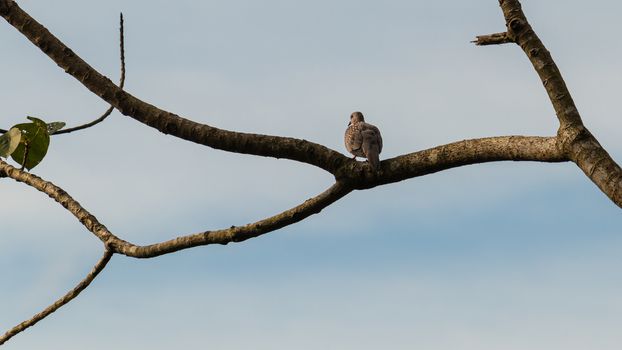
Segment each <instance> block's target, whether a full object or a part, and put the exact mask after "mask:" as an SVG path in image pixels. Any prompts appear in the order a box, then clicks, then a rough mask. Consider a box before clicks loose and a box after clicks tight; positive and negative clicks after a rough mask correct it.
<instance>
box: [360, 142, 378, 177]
mask: <svg viewBox="0 0 622 350" xmlns="http://www.w3.org/2000/svg"><path fill="white" fill-rule="evenodd" d="M363 151H364V152H365V158H367V160H368V161H369V165H371V168H372V169H374V171H378V169H380V152H378V146H377V145H370V147H369V148H367V147H363Z"/></svg>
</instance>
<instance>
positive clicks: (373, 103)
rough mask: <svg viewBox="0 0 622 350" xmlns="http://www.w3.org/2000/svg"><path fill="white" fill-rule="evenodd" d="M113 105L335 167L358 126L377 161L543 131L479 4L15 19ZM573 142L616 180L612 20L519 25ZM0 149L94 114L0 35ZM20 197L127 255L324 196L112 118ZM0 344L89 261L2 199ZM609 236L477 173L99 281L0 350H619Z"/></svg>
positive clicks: (619, 253)
mask: <svg viewBox="0 0 622 350" xmlns="http://www.w3.org/2000/svg"><path fill="white" fill-rule="evenodd" d="M19 4H20V6H22V7H23V8H25V9H26V10H27V11H29V12H30V14H31V15H32V16H34V17H35V18H37V19H38V20H39V21H40V22H42V23H43V24H44V25H46V26H47V27H48V28H49V29H50V30H51V31H52V32H53V33H55V34H56V35H57V36H58V37H60V38H61V40H63V41H64V42H65V43H67V44H68V45H70V46H71V47H72V48H73V49H74V51H76V52H77V53H78V54H79V55H81V56H82V57H83V58H84V59H86V60H87V61H88V62H89V63H91V65H93V66H94V67H95V68H96V69H99V70H100V71H101V72H102V73H104V74H106V75H107V76H109V77H111V78H112V79H113V80H116V79H117V77H118V74H119V73H118V58H117V56H118V52H117V45H118V44H117V27H118V23H117V21H118V13H119V12H120V11H123V13H124V15H125V17H126V45H127V46H126V52H127V69H128V77H127V82H126V88H127V90H128V91H130V92H131V93H132V94H134V95H136V96H138V97H140V98H142V99H144V100H146V101H148V102H150V103H153V104H156V105H158V106H159V107H162V108H165V109H168V110H170V111H173V112H176V113H178V114H181V115H183V116H185V117H188V118H191V119H194V120H197V121H202V122H205V123H208V124H210V125H214V126H217V127H222V128H229V129H233V130H239V131H251V132H258V133H269V134H278V135H285V136H294V137H300V138H305V139H308V140H312V141H315V142H319V143H322V144H324V145H327V146H329V147H331V148H334V149H337V150H340V151H342V152H345V150H344V148H343V145H342V135H343V131H344V129H345V126H346V124H347V121H348V116H349V114H350V113H351V112H352V111H354V110H361V111H363V112H364V113H365V115H366V116H367V119H368V120H369V121H370V122H372V123H374V124H376V125H378V126H379V127H380V128H381V130H382V133H383V137H384V140H385V150H384V152H383V154H382V155H381V158H389V157H393V156H396V155H399V154H403V153H408V152H412V151H415V150H418V149H424V148H427V147H432V146H435V145H439V144H443V143H447V142H452V141H456V140H461V139H466V138H473V137H483V136H497V135H509V134H525V135H553V134H554V133H555V131H556V124H557V122H556V119H555V116H554V112H553V110H552V107H551V105H550V103H549V102H548V100H547V98H546V94H545V92H544V90H543V88H542V86H541V84H540V82H539V80H538V78H537V75H536V74H535V72H534V71H533V69H532V68H531V66H530V65H529V62H528V61H527V59H526V57H525V55H524V54H523V53H522V52H521V51H520V50H519V49H518V48H517V47H515V46H510V45H506V46H501V47H475V46H473V45H472V44H471V43H469V41H470V40H472V39H473V38H474V37H475V35H478V34H487V33H492V32H498V31H502V30H503V28H504V22H503V18H502V15H501V12H500V9H499V8H498V4H497V1H494V0H487V1H482V0H478V1H469V2H467V1H443V2H433V1H421V0H410V1H398V0H395V1H385V2H382V3H381V2H374V1H349V0H348V1H324V0H320V1H315V2H309V1H304V2H303V1H277V0H265V1H261V2H259V1H249V0H246V1H209V2H195V1H176V2H173V1H142V0H141V1H138V0H137V1H118V0H115V1H106V2H91V1H77V0H59V1H54V2H47V1H20V2H19ZM523 7H524V10H525V12H526V13H527V15H528V17H529V19H530V21H531V23H532V25H533V26H534V28H535V29H536V30H537V32H538V34H539V35H540V37H541V38H542V39H543V40H544V42H545V44H546V45H547V47H548V48H549V50H550V51H551V52H552V54H553V56H554V58H555V59H556V62H557V64H558V66H559V67H560V69H561V71H562V73H563V74H564V77H565V79H566V82H567V84H568V86H569V88H570V90H571V92H572V93H573V97H574V98H575V101H576V102H577V105H578V108H579V110H580V112H581V113H582V116H583V118H584V121H585V123H586V125H587V126H588V127H589V128H590V129H591V131H592V132H593V133H594V134H595V135H596V136H597V138H598V139H599V141H600V142H601V143H602V144H603V145H604V146H605V147H607V149H608V150H609V152H610V153H611V154H612V156H613V157H614V158H615V159H617V160H618V161H620V160H622V141H620V140H621V139H620V134H621V132H622V119H621V118H620V115H619V114H620V113H619V112H618V109H617V105H616V103H617V101H618V100H619V98H620V89H619V88H618V86H619V83H620V81H622V65H620V60H619V57H620V55H621V51H622V46H621V45H619V43H618V42H617V41H616V40H613V39H612V38H615V36H614V37H612V36H611V35H606V34H607V33H616V32H617V31H618V29H619V28H618V25H617V23H618V22H619V21H618V18H617V17H618V14H619V13H620V11H621V10H622V5H620V4H619V2H616V1H613V0H607V1H596V2H594V1H593V2H583V1H563V0H548V1H536V0H525V1H523ZM0 42H1V43H2V47H3V49H2V50H1V51H0V62H2V65H1V66H0V74H1V75H2V77H3V78H2V82H1V83H0V93H1V94H2V96H3V99H2V101H3V103H2V109H1V110H2V113H1V115H0V121H1V123H0V127H4V128H6V127H10V126H11V125H12V124H15V123H19V122H22V121H23V120H24V117H25V116H26V115H33V116H37V117H40V118H42V119H45V120H49V121H52V120H64V121H67V122H68V123H69V124H71V125H73V124H77V123H81V122H84V121H87V120H89V119H91V118H93V117H95V116H96V115H98V114H99V113H101V112H102V111H103V110H104V109H105V108H106V104H105V103H103V102H102V101H101V100H99V99H98V98H97V97H96V96H94V95H92V94H91V93H90V92H88V91H87V90H86V89H84V88H83V87H82V86H81V85H80V84H79V83H77V82H76V81H74V80H73V78H71V77H69V76H68V75H66V74H65V73H64V72H63V71H62V70H61V69H59V68H58V67H57V66H56V65H55V64H54V63H53V62H51V61H50V60H49V59H48V58H47V57H46V56H44V55H43V54H42V53H41V52H40V51H38V49H36V48H35V47H34V46H33V45H32V44H31V43H30V42H28V41H27V40H26V39H24V38H23V37H22V36H21V35H19V34H18V33H17V32H16V31H15V30H14V29H13V28H12V27H10V26H9V25H8V24H6V23H5V22H4V21H2V24H0ZM34 172H35V173H36V174H38V175H40V176H42V177H44V178H46V179H48V180H51V181H53V182H55V183H56V184H58V185H59V186H61V187H63V188H64V189H65V190H67V191H68V192H69V193H70V194H72V195H73V196H74V197H75V198H76V199H77V200H78V201H79V202H80V203H82V204H83V205H84V206H85V207H86V208H88V209H89V210H91V211H92V212H93V213H94V214H95V215H96V216H97V217H98V218H99V219H100V220H101V221H102V222H103V223H104V224H106V226H107V227H108V228H109V229H111V230H112V231H113V232H115V233H116V234H117V235H119V236H121V237H122V238H124V239H127V240H130V241H132V242H136V243H153V242H156V241H159V240H163V239H167V238H171V237H174V236H177V235H181V234H187V233H193V232H197V231H201V230H207V229H216V228H222V227H227V226H230V225H241V224H245V223H248V222H251V221H255V220H257V219H260V218H263V217H266V216H269V215H272V214H274V213H277V212H279V211H282V210H284V209H286V208H289V207H291V206H293V205H295V204H297V203H299V202H302V201H303V200H305V199H306V198H309V197H311V196H313V195H315V194H317V193H319V192H320V191H322V190H323V189H324V188H326V187H328V186H329V185H330V184H331V182H332V179H331V177H330V176H328V175H327V174H325V173H323V172H321V171H319V170H317V169H315V168H313V167H310V166H306V165H302V164H298V163H295V162H291V161H287V160H280V161H279V160H274V159H267V158H258V157H251V156H246V155H237V154H229V153H225V152H221V151H216V150H212V149H208V148H205V147H201V146H198V145H195V144H191V143H188V142H184V141H178V140H176V139H174V138H172V137H170V136H165V135H163V134H159V133H158V132H156V131H154V130H152V129H149V128H147V127H144V126H143V125H141V124H139V123H137V122H135V121H133V120H132V119H130V118H127V117H124V116H121V115H119V114H118V113H115V114H113V115H112V116H111V117H110V118H109V119H108V120H107V121H106V122H105V123H103V124H101V125H100V126H98V127H97V128H93V129H90V130H87V131H84V132H82V133H76V134H70V135H63V136H58V137H55V138H53V140H52V145H51V148H50V151H49V155H48V157H47V158H46V159H45V160H44V162H43V163H42V164H41V165H40V166H38V167H37V168H35V169H34ZM0 193H2V198H3V199H4V200H3V201H1V202H0V208H1V209H2V211H3V213H4V215H2V230H0V231H1V233H0V247H1V248H0V275H2V276H3V282H2V284H1V285H0V328H2V330H5V329H8V328H10V327H12V326H13V325H15V324H16V323H19V322H21V321H22V320H23V319H25V318H28V317H30V316H31V315H32V314H34V313H35V312H38V311H39V310H40V309H42V308H43V307H45V306H46V305H48V304H49V303H50V302H52V301H53V300H55V299H56V298H58V297H59V296H60V295H62V294H64V293H65V292H66V291H67V290H68V289H70V288H72V287H73V285H74V284H75V283H76V282H77V281H78V280H80V279H81V278H82V277H83V276H84V275H85V274H86V273H87V271H88V270H90V268H91V267H92V265H93V264H94V263H95V262H96V260H97V259H99V257H100V254H101V245H100V243H99V241H98V240H96V239H95V238H94V237H93V236H92V235H91V234H90V233H88V232H86V231H85V230H84V229H83V228H82V227H81V225H80V224H79V223H77V222H76V220H75V219H74V218H73V217H72V216H70V215H69V214H67V213H66V212H65V211H64V210H63V209H62V208H61V207H60V206H58V205H57V204H56V203H54V202H52V201H51V200H49V198H47V197H46V196H44V195H42V194H40V193H38V192H36V191H35V190H33V189H30V188H26V187H25V186H23V185H20V184H17V183H14V182H12V181H10V180H8V179H4V180H2V181H0ZM620 227H622V217H621V215H620V210H619V208H617V207H616V206H615V205H613V204H612V203H611V202H610V201H609V200H608V199H607V198H606V197H605V196H604V195H603V194H602V193H600V192H599V191H598V190H597V189H596V187H595V186H594V185H593V184H592V183H591V182H590V181H589V180H588V179H587V178H586V177H585V176H584V175H583V174H582V173H581V172H580V170H579V169H578V168H577V167H576V166H574V165H573V164H537V163H497V164H486V165H476V166H470V167H464V168H461V169H453V170H450V171H446V172H442V173H439V174H434V175H431V176H426V177H423V178H417V179H412V180H408V181H405V182H402V183H398V184H393V185H390V186H384V187H381V188H376V189H373V190H370V191H363V192H356V193H352V194H350V195H349V196H348V197H346V198H344V199H343V200H341V201H339V202H337V203H336V204H334V205H333V206H331V207H329V208H327V209H326V210H324V211H323V212H322V213H321V214H320V215H316V216H313V217H311V218H309V219H308V220H306V221H304V222H302V223H299V224H296V225H294V226H290V227H287V228H285V229H283V230H281V231H278V232H274V233H271V234H269V235H267V236H264V237H260V238H258V239H253V240H250V241H246V242H244V243H241V244H233V245H229V246H225V247H222V246H214V247H201V248H195V249H192V250H187V251H184V252H180V253H177V254H173V255H170V256H164V257H160V258H157V259H151V260H134V259H129V258H125V257H122V256H115V257H113V260H112V262H111V263H110V264H109V266H108V268H107V269H106V270H105V271H104V272H103V273H102V274H101V276H100V277H98V279H97V280H96V281H95V282H94V283H93V285H92V286H91V287H90V288H89V289H87V290H86V291H85V292H84V293H83V294H82V295H80V296H79V297H78V298H77V299H76V300H75V301H74V302H72V303H71V304H69V305H67V306H66V307H64V308H62V309H61V310H59V311H57V312H56V313H55V314H54V315H52V316H51V317H49V318H48V319H45V320H44V321H42V322H41V323H39V324H38V325H36V326H35V327H34V328H32V329H30V330H28V331H26V332H25V333H23V334H21V335H18V336H17V337H15V338H14V339H13V340H11V341H10V342H9V343H7V345H6V346H5V348H6V349H11V350H21V349H40V348H45V349H70V350H71V349H109V348H111V347H114V348H122V349H125V348H138V349H143V348H144V349H146V348H149V349H169V348H171V347H184V348H190V349H192V348H210V349H357V350H359V349H379V348H390V349H413V348H417V349H429V350H445V349H447V350H449V349H452V350H453V349H478V350H480V349H491V350H492V349H547V350H550V349H560V350H561V349H563V350H568V349H586V348H593V349H618V348H619V344H620V343H621V342H622V335H621V334H620V332H619V329H620V326H622V274H621V273H620V267H621V266H622V235H621V233H622V232H621V229H620Z"/></svg>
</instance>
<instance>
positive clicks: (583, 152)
mask: <svg viewBox="0 0 622 350" xmlns="http://www.w3.org/2000/svg"><path fill="white" fill-rule="evenodd" d="M499 4H500V6H501V9H502V11H503V15H504V17H505V21H506V27H507V36H508V38H509V39H511V40H512V41H513V42H515V43H516V44H518V45H519V46H520V47H521V48H522V50H523V51H524V52H525V54H526V55H527V57H528V58H529V60H530V61H531V64H532V65H533V67H534V69H535V70H536V72H537V73H538V76H539V77H540V80H541V81H542V85H544V88H545V90H546V92H547V94H548V96H549V99H550V101H551V103H552V105H553V108H554V109H555V113H556V114H557V118H558V119H559V123H560V127H559V130H558V132H557V135H558V137H557V142H558V144H559V145H558V148H559V149H560V150H562V151H563V152H564V153H565V154H566V157H567V158H568V159H570V160H572V161H573V162H574V163H576V164H577V166H579V168H580V169H581V170H582V171H583V172H584V173H585V175H586V176H587V177H589V178H590V179H591V180H592V181H593V182H594V183H595V184H596V185H597V186H598V188H600V189H601V191H603V193H605V194H606V195H607V196H608V197H609V198H610V199H611V200H612V201H613V202H614V203H615V204H616V205H618V206H619V207H622V191H621V190H620V187H622V169H621V168H620V166H619V165H618V164H617V163H616V162H615V161H614V160H613V159H612V158H611V156H610V155H609V154H608V153H607V151H606V150H605V149H604V148H603V147H602V146H601V145H600V143H599V142H598V140H596V138H595V137H594V136H593V135H592V134H591V133H590V131H589V130H588V129H587V128H586V127H585V126H584V125H583V121H582V120H581V116H580V115H579V111H578V109H577V107H576V106H575V103H574V101H573V99H572V96H571V95H570V91H568V88H567V86H566V83H565V82H564V79H563V78H562V75H561V73H560V71H559V69H558V68H557V65H556V64H555V62H554V61H553V58H552V57H551V54H550V52H549V51H548V50H547V49H546V47H545V46H544V44H543V43H542V41H540V38H538V35H536V33H535V32H534V30H533V28H532V27H531V25H530V24H529V22H528V21H527V18H526V17H525V14H524V13H523V10H522V8H521V4H520V2H519V1H518V0H499Z"/></svg>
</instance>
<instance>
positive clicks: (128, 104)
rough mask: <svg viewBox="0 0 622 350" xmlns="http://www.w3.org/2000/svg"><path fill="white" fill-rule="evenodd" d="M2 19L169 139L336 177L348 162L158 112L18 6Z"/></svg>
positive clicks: (0, 0)
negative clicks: (311, 168) (299, 165)
mask: <svg viewBox="0 0 622 350" xmlns="http://www.w3.org/2000/svg"><path fill="white" fill-rule="evenodd" d="M0 15H1V16H2V17H4V19H5V20H6V21H7V22H8V23H9V24H11V25H12V26H13V27H15V28H16V29H17V30H19V31H20V32H21V33H22V34H23V35H24V36H25V37H26V38H28V39H29V40H30V41H31V42H32V43H33V44H35V45H36V46H37V47H39V49H41V51H43V52H44V53H45V54H47V55H48V56H49V57H50V58H51V59H52V60H53V61H54V62H56V64H57V65H59V66H60V67H61V68H63V69H64V70H65V71H66V72H67V73H69V74H70V75H72V76H73V77H74V78H76V79H77V80H78V81H80V82H81V83H82V84H83V85H84V86H85V87H86V88H87V89H89V90H91V91H92V92H93V93H94V94H96V95H97V96H99V97H100V98H102V99H103V100H104V101H106V102H108V103H110V104H111V105H112V106H114V107H115V108H116V109H118V110H119V111H120V112H121V113H123V114H124V115H127V116H130V117H132V118H134V119H136V120H138V121H139V122H141V123H143V124H146V125H148V126H150V127H153V128H155V129H158V130H159V131H161V132H163V133H165V134H170V135H173V136H176V137H179V138H181V139H184V140H188V141H192V142H195V143H198V144H202V145H206V146H209V147H212V148H215V149H220V150H224V151H229V152H235V153H244V154H253V155H258V156H266V157H274V158H286V159H291V160H295V161H299V162H303V163H307V164H311V165H315V166H317V167H319V168H321V169H324V170H326V171H328V172H330V173H333V174H334V173H335V172H336V169H338V168H339V167H340V166H341V165H343V164H344V163H345V162H347V161H349V158H348V157H346V156H344V155H343V154H341V153H339V152H337V151H335V150H332V149H330V148H328V147H325V146H322V145H319V144H316V143H313V142H309V141H307V140H300V139H295V138H290V137H280V136H269V135H259V134H250V133H241V132H235V131H229V130H224V129H218V128H215V127H212V126H209V125H206V124H200V123H197V122H194V121H192V120H189V119H185V118H182V117H180V116H178V115H176V114H173V113H171V112H168V111H164V110H162V109H159V108H157V107H155V106H153V105H150V104H148V103H146V102H144V101H142V100H139V99H138V98H136V97H134V96H132V95H130V94H129V93H127V92H125V91H123V90H122V89H120V88H119V87H118V86H116V85H115V84H114V83H113V82H112V81H111V80H110V79H108V78H107V77H105V76H103V75H101V74H100V73H99V72H97V71H96V70H95V69H93V67H91V66H90V65H88V64H87V63H86V62H85V61H84V60H82V58H80V57H79V56H78V55H76V54H75V53H74V52H73V51H72V50H71V49H70V48H69V47H67V46H66V45H65V44H63V43H62V42H61V41H60V40H59V39H58V38H56V37H55V36H54V35H52V34H51V33H50V32H49V31H48V30H47V29H46V28H45V27H43V26H42V25H41V24H40V23H39V22H37V21H36V20H35V19H34V18H32V17H31V16H30V15H28V14H27V13H26V12H24V11H23V10H22V9H21V8H20V7H19V6H18V5H17V4H16V3H15V2H14V1H11V0H0Z"/></svg>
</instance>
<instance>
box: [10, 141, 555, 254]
mask: <svg viewBox="0 0 622 350" xmlns="http://www.w3.org/2000/svg"><path fill="white" fill-rule="evenodd" d="M501 160H514V161H541V162H563V161H566V160H567V159H566V158H565V157H564V155H563V154H562V153H561V152H560V151H559V149H558V148H557V143H556V142H555V138H554V137H526V136H504V137H491V138H484V139H475V140H464V141H459V142H454V143H450V144H447V145H443V146H438V147H434V148H431V149H428V150H423V151H419V152H415V153H411V154H407V155H403V156H400V157H396V158H393V159H388V160H385V161H383V162H381V171H380V172H379V173H378V174H375V173H372V172H369V171H368V169H367V164H363V163H361V162H354V161H352V162H350V163H349V165H348V166H346V167H344V170H343V173H340V174H338V175H341V176H340V177H339V180H338V182H337V183H335V184H334V185H333V186H331V187H330V188H329V189H327V190H326V191H324V192H323V193H321V194H319V195H318V196H316V197H314V198H311V199H309V200H306V201H305V202H304V203H302V204H300V205H298V206H296V207H294V208H291V209H289V210H286V211H284V212H282V213H280V214H277V215H274V216H272V217H269V218H266V219H264V220H260V221H257V222H255V223H252V224H248V225H244V226H240V227H235V226H233V227H230V228H227V229H222V230H216V231H205V232H200V233H196V234H191V235H186V236H180V237H177V238H175V239H172V240H169V241H165V242H161V243H156V244H152V245H147V246H139V245H135V244H132V243H129V242H126V241H124V240H122V239H120V238H118V237H117V236H115V235H114V234H113V233H111V232H110V231H108V229H107V228H106V227H105V226H104V225H102V224H101V223H100V222H99V221H98V220H97V218H95V216H93V215H92V214H90V213H89V212H88V211H87V210H86V209H84V208H83V207H82V206H81V205H80V203H78V202H77V201H76V200H74V199H73V198H72V197H71V196H70V195H69V194H68V193H67V192H65V191H64V190H62V189H61V188H59V187H58V186H56V185H54V184H53V183H51V182H48V181H45V180H43V179H41V178H40V177H38V176H36V175H33V174H30V173H27V172H25V171H21V170H19V169H16V168H14V167H12V166H11V165H9V164H7V163H6V162H4V161H2V160H0V175H1V174H2V173H4V174H6V175H7V176H8V177H10V178H12V179H14V180H16V181H19V182H23V183H25V184H27V185H29V186H32V187H34V188H36V189H37V190H39V191H41V192H44V193H46V194H47V195H48V196H50V197H51V198H52V199H54V200H55V201H57V202H58V203H60V204H61V205H62V206H63V207H65V208H66V209H67V210H69V211H70V212H71V213H72V214H73V215H74V216H75V217H76V218H77V219H78V220H79V221H80V222H81V223H82V224H83V225H84V226H85V227H86V228H87V229H88V230H89V231H90V232H92V233H93V234H95V236H97V237H98V238H99V239H100V240H102V241H103V242H105V243H106V244H107V245H108V246H109V247H110V249H111V250H113V251H114V252H115V253H120V254H124V255H127V256H131V257H135V258H150V257H154V256H159V255H163V254H167V253H171V252H174V251H179V250H183V249H187V248H192V247H197V246H203V245H209V244H228V243H231V242H241V241H244V240H247V239H249V238H253V237H257V236H260V235H263V234H266V233H268V232H272V231H275V230H278V229H280V228H282V227H285V226H288V225H291V224H294V223H297V222H299V221H301V220H303V219H305V218H307V217H309V216H310V215H312V214H316V213H319V212H320V211H321V210H322V209H324V208H326V207H327V206H329V205H330V204H332V203H334V202H336V201H337V200H339V199H340V198H342V197H344V196H345V195H347V194H348V193H350V192H351V191H352V190H353V189H364V188H370V187H375V186H379V185H383V184H388V183H393V182H397V181H402V180H405V179H408V178H413V177H417V176H422V175H426V174H431V173H435V172H438V171H442V170H446V169H450V168H455V167H460V166H464V165H469V164H477V163H485V162H492V161H501Z"/></svg>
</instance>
